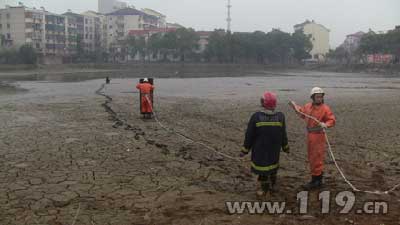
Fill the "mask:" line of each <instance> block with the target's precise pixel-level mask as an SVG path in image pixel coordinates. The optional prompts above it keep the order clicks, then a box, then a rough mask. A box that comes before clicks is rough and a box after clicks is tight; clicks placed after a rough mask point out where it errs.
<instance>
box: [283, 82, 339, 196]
mask: <svg viewBox="0 0 400 225" xmlns="http://www.w3.org/2000/svg"><path fill="white" fill-rule="evenodd" d="M324 96H325V92H324V91H323V90H322V88H319V87H314V88H313V89H312V90H311V99H312V102H311V103H307V104H306V105H304V106H303V107H301V106H298V105H296V103H295V102H293V101H292V102H290V105H291V106H292V107H293V109H295V110H296V111H299V112H302V113H304V114H307V115H310V116H312V117H315V118H316V119H317V120H319V121H321V123H320V124H318V123H317V122H316V121H314V120H312V119H309V118H306V117H305V116H304V115H301V114H299V116H300V117H301V118H302V119H304V120H305V121H306V124H307V133H308V134H307V151H308V161H309V163H310V170H311V175H312V179H311V181H310V182H309V183H308V184H306V185H304V188H305V189H307V190H311V189H315V188H319V187H321V186H322V184H323V182H322V178H323V170H324V160H325V152H326V150H325V147H326V138H325V134H324V132H325V131H324V129H327V128H331V127H333V126H335V123H336V118H335V116H334V115H333V113H332V111H331V109H330V108H329V106H328V105H326V104H325V103H324Z"/></svg>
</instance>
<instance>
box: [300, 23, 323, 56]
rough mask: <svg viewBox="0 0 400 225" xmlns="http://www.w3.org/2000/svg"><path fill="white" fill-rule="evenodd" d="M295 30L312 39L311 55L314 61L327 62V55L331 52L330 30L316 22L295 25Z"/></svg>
mask: <svg viewBox="0 0 400 225" xmlns="http://www.w3.org/2000/svg"><path fill="white" fill-rule="evenodd" d="M294 30H295V31H303V33H304V34H305V35H308V36H309V37H310V40H311V42H312V44H313V48H312V50H311V52H310V54H311V57H312V59H313V60H318V61H322V60H325V55H326V54H327V53H328V52H329V32H330V30H329V29H327V28H326V27H325V26H323V25H321V24H317V23H315V22H314V20H313V21H309V20H307V21H305V22H304V23H301V24H297V25H295V26H294Z"/></svg>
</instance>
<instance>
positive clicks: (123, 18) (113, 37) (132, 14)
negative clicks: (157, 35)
mask: <svg viewBox="0 0 400 225" xmlns="http://www.w3.org/2000/svg"><path fill="white" fill-rule="evenodd" d="M106 16H107V25H108V32H107V33H108V34H107V44H108V48H118V45H119V43H120V42H121V41H123V40H125V38H126V37H127V35H128V33H129V31H131V30H148V29H153V28H158V27H157V26H158V19H157V17H155V16H151V15H148V14H146V13H144V12H142V11H139V10H137V9H134V8H125V9H120V10H117V11H115V12H112V13H109V14H106Z"/></svg>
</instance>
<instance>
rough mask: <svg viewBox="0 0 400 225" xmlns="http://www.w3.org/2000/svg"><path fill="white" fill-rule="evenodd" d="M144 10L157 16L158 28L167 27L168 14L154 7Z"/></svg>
mask: <svg viewBox="0 0 400 225" xmlns="http://www.w3.org/2000/svg"><path fill="white" fill-rule="evenodd" d="M142 12H144V13H146V14H147V15H151V16H155V17H157V22H158V24H157V27H158V28H166V27H167V16H165V15H163V14H162V13H160V12H157V11H155V10H153V9H147V8H146V9H142Z"/></svg>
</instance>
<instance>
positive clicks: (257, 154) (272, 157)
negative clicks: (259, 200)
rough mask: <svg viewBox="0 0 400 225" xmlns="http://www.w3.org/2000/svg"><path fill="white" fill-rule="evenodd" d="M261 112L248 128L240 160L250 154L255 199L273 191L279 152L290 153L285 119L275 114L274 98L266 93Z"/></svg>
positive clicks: (255, 116)
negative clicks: (257, 183)
mask: <svg viewBox="0 0 400 225" xmlns="http://www.w3.org/2000/svg"><path fill="white" fill-rule="evenodd" d="M261 99H262V104H263V107H264V110H263V111H262V112H256V113H254V114H253V115H252V116H251V118H250V121H249V123H248V125H247V130H246V136H245V140H244V144H243V148H242V151H241V153H240V156H241V157H244V156H245V155H247V154H248V153H249V152H251V171H252V172H253V173H255V174H257V175H258V182H259V184H260V187H259V190H257V193H256V194H257V196H258V197H265V195H266V194H267V193H268V192H272V191H274V186H275V183H276V179H277V173H278V169H279V156H280V151H281V149H282V151H284V152H286V153H289V150H290V149H289V145H288V138H287V133H286V124H285V115H284V114H283V113H282V112H276V111H275V108H276V104H277V99H276V95H275V94H273V93H271V92H265V93H264V96H263V98H261Z"/></svg>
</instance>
